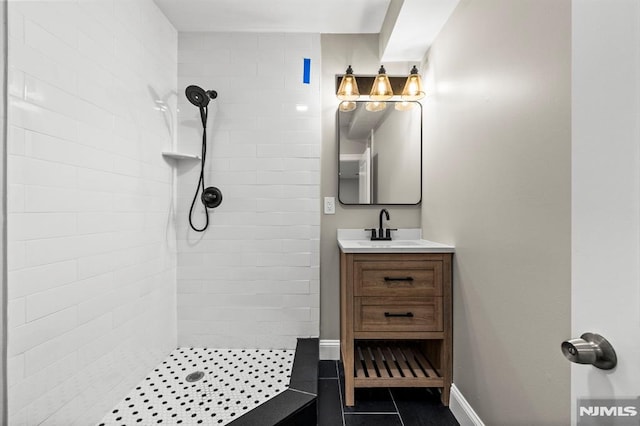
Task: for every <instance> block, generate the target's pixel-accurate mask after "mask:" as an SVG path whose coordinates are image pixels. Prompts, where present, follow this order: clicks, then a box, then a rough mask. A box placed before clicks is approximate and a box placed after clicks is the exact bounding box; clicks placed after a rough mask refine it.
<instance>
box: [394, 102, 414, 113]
mask: <svg viewBox="0 0 640 426" xmlns="http://www.w3.org/2000/svg"><path fill="white" fill-rule="evenodd" d="M415 106H416V104H415V103H414V102H409V101H402V102H396V105H395V108H396V109H397V110H398V111H409V110H411V109H413V108H414V107H415Z"/></svg>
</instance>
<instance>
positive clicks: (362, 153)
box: [337, 101, 422, 205]
mask: <svg viewBox="0 0 640 426" xmlns="http://www.w3.org/2000/svg"><path fill="white" fill-rule="evenodd" d="M337 124H338V125H337V127H338V132H337V133H338V200H339V201H340V203H341V204H346V205H388V204H391V205H416V204H420V202H421V200H422V105H420V103H419V102H401V101H386V102H378V103H371V102H369V101H355V102H343V103H342V104H341V106H340V107H339V108H338V112H337Z"/></svg>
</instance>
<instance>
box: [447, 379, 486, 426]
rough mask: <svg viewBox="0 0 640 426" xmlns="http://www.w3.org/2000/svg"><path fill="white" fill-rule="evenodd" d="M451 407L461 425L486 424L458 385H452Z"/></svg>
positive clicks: (477, 425) (474, 425)
mask: <svg viewBox="0 0 640 426" xmlns="http://www.w3.org/2000/svg"><path fill="white" fill-rule="evenodd" d="M449 409H450V410H451V412H452V413H453V416H454V417H455V418H456V420H458V423H460V426H485V425H484V423H483V422H482V420H481V419H480V417H478V415H477V414H476V412H475V411H474V410H473V408H472V407H471V405H469V402H467V400H466V399H465V397H464V396H463V395H462V393H461V392H460V390H459V389H458V388H457V387H456V385H454V384H452V385H451V399H450V400H449Z"/></svg>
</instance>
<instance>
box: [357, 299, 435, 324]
mask: <svg viewBox="0 0 640 426" xmlns="http://www.w3.org/2000/svg"><path fill="white" fill-rule="evenodd" d="M354 302H355V303H354V305H355V306H354V308H355V309H354V330H355V331H442V297H423V298H422V299H421V300H415V299H413V298H404V297H395V298H392V299H389V298H385V297H356V298H355V299H354Z"/></svg>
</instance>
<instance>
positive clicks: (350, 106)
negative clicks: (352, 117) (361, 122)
mask: <svg viewBox="0 0 640 426" xmlns="http://www.w3.org/2000/svg"><path fill="white" fill-rule="evenodd" d="M356 106H357V104H356V103H355V102H353V101H342V102H340V106H339V107H338V109H339V110H340V111H342V112H349V111H353V110H354V109H356Z"/></svg>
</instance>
